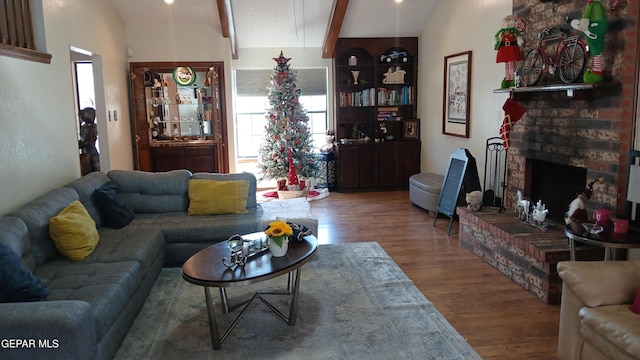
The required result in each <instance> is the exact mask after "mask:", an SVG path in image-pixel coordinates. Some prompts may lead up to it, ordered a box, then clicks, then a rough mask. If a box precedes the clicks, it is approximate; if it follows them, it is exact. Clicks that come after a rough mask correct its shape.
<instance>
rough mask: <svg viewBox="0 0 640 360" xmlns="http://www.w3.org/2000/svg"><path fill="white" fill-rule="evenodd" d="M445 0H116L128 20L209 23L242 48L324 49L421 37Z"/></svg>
mask: <svg viewBox="0 0 640 360" xmlns="http://www.w3.org/2000/svg"><path fill="white" fill-rule="evenodd" d="M440 1H441V0H403V1H402V2H400V3H398V2H396V0H174V3H173V4H165V3H164V2H163V0H133V1H132V0H111V2H112V3H113V4H114V5H115V7H116V9H117V10H118V12H119V14H120V16H121V17H122V19H123V20H124V22H125V24H128V23H136V24H143V25H144V24H149V26H153V25H154V24H158V23H161V24H181V23H192V24H194V23H197V24H208V25H210V26H213V27H216V28H219V29H220V31H221V33H222V34H223V35H224V36H225V37H228V38H229V39H230V44H231V53H232V57H233V58H234V59H235V58H237V56H238V49H239V48H296V47H303V48H322V57H324V58H331V57H333V49H334V46H335V43H336V40H337V39H338V38H339V37H401V36H418V35H419V34H420V33H421V31H422V28H423V27H424V24H425V23H426V22H427V21H428V20H429V18H430V17H431V14H432V12H433V10H434V8H435V7H436V6H437V5H438V3H439V2H440Z"/></svg>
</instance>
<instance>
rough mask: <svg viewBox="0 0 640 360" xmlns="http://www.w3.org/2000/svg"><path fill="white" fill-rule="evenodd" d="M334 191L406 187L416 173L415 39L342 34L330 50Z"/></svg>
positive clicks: (417, 145)
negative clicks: (408, 128)
mask: <svg viewBox="0 0 640 360" xmlns="http://www.w3.org/2000/svg"><path fill="white" fill-rule="evenodd" d="M334 61H335V63H334V65H335V79H334V86H335V94H336V116H335V129H336V138H337V140H338V153H337V159H336V161H337V164H336V167H337V178H338V189H339V190H344V191H350V190H358V189H374V188H376V189H390V188H398V187H402V188H407V187H408V184H409V176H411V175H413V174H415V173H418V172H420V141H419V139H418V136H417V135H416V136H415V137H413V138H411V139H410V140H407V137H406V136H404V135H406V134H403V132H404V131H405V128H404V125H405V121H406V120H410V121H412V122H414V123H416V124H418V123H419V119H417V99H418V95H417V84H418V68H417V66H418V38H415V37H406V38H341V39H338V42H337V44H336V51H335V60H334Z"/></svg>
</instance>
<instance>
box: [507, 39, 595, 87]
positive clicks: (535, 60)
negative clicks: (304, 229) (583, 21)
mask: <svg viewBox="0 0 640 360" xmlns="http://www.w3.org/2000/svg"><path fill="white" fill-rule="evenodd" d="M538 39H539V41H538V45H537V46H536V48H534V49H533V50H531V51H529V52H528V53H527V55H526V56H525V57H524V60H523V61H522V65H521V67H520V72H519V73H520V81H521V82H522V83H523V84H524V85H527V86H532V85H535V84H537V83H538V81H540V78H541V77H542V72H543V71H548V72H549V74H550V75H551V76H554V75H555V74H556V70H557V72H558V75H559V76H560V80H562V82H564V83H565V84H570V83H572V82H574V81H575V80H576V79H579V78H580V76H581V75H582V72H583V71H584V66H585V63H586V50H585V49H586V44H585V43H584V42H582V40H580V36H579V35H572V36H568V35H567V34H566V30H563V29H553V28H546V29H544V30H543V31H542V32H541V33H540V34H539V35H538Z"/></svg>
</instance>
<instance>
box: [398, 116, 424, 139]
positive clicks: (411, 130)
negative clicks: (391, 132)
mask: <svg viewBox="0 0 640 360" xmlns="http://www.w3.org/2000/svg"><path fill="white" fill-rule="evenodd" d="M419 124H420V123H419V122H418V120H417V119H413V120H403V121H402V140H418V135H419V133H420V129H419V128H418V126H419Z"/></svg>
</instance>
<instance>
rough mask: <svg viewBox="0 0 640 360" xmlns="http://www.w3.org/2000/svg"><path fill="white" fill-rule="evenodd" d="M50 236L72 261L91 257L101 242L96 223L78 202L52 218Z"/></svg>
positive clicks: (62, 252) (63, 253)
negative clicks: (99, 241)
mask: <svg viewBox="0 0 640 360" xmlns="http://www.w3.org/2000/svg"><path fill="white" fill-rule="evenodd" d="M49 235H51V238H52V239H53V242H54V244H55V246H56V248H57V249H58V251H60V253H61V254H62V255H64V256H65V257H66V258H68V259H70V260H82V259H84V258H85V257H87V256H89V254H91V253H92V252H93V250H94V249H95V248H96V245H97V244H98V240H100V235H99V234H98V230H97V229H96V223H95V221H93V219H91V216H89V213H88V212H87V209H85V208H84V206H83V205H82V203H81V202H80V201H78V200H75V201H73V202H72V203H71V204H70V205H69V206H67V207H66V208H64V209H63V210H62V211H61V212H60V213H59V214H58V215H56V216H54V217H52V218H51V220H50V221H49Z"/></svg>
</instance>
